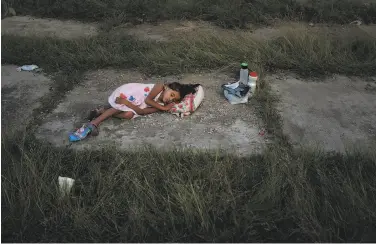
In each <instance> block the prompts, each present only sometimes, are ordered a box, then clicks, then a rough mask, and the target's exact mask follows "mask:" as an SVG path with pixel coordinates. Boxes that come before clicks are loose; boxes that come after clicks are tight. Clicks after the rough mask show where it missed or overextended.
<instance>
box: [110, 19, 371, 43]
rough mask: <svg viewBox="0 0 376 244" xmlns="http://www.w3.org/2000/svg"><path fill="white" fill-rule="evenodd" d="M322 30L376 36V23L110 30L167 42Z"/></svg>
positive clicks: (200, 24) (191, 24) (174, 24)
mask: <svg viewBox="0 0 376 244" xmlns="http://www.w3.org/2000/svg"><path fill="white" fill-rule="evenodd" d="M297 29H298V30H302V31H305V30H307V29H308V30H309V31H315V32H317V31H320V30H323V29H326V31H327V32H328V33H331V34H333V35H337V36H341V37H342V38H347V37H349V36H350V35H351V36H360V37H361V36H364V35H369V36H371V37H375V38H376V25H326V24H314V25H312V26H310V25H309V24H308V23H296V22H282V21H276V22H275V23H274V24H273V25H272V26H268V27H263V26H253V25H250V26H249V29H248V30H229V29H223V28H220V27H218V26H215V25H213V24H211V23H208V22H204V21H165V22H161V23H157V24H142V25H137V26H132V25H121V26H118V27H116V28H114V29H113V30H111V31H110V33H111V34H115V35H132V36H134V37H136V38H138V39H139V40H153V41H157V42H167V41H173V40H176V39H181V38H187V37H194V36H195V35H197V34H198V33H208V32H210V33H212V34H214V35H218V36H225V37H232V36H234V35H235V33H237V34H239V33H242V34H243V35H246V36H249V38H250V39H254V40H257V41H265V40H273V39H276V38H278V37H281V36H283V35H285V34H286V33H287V32H289V31H292V30H297Z"/></svg>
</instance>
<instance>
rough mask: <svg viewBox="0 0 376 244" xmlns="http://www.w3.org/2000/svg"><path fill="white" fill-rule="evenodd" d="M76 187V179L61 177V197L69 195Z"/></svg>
mask: <svg viewBox="0 0 376 244" xmlns="http://www.w3.org/2000/svg"><path fill="white" fill-rule="evenodd" d="M73 185H74V179H72V178H68V177H62V176H59V188H60V194H61V196H65V195H69V193H70V191H71V189H72V187H73Z"/></svg>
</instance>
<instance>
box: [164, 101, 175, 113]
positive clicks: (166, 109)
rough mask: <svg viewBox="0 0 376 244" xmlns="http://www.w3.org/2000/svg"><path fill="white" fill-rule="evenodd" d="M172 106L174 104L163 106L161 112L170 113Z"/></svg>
mask: <svg viewBox="0 0 376 244" xmlns="http://www.w3.org/2000/svg"><path fill="white" fill-rule="evenodd" d="M174 105H175V103H169V104H166V105H164V109H163V111H170V110H171V109H172V107H173V106H174Z"/></svg>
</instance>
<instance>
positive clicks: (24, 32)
mask: <svg viewBox="0 0 376 244" xmlns="http://www.w3.org/2000/svg"><path fill="white" fill-rule="evenodd" d="M1 34H11V35H20V36H38V37H47V36H48V37H57V38H62V39H74V38H82V37H90V36H95V35H97V34H98V29H97V25H96V24H84V23H81V22H77V21H72V20H67V21H61V20H56V19H40V18H35V17H31V16H14V17H9V18H5V19H3V20H1Z"/></svg>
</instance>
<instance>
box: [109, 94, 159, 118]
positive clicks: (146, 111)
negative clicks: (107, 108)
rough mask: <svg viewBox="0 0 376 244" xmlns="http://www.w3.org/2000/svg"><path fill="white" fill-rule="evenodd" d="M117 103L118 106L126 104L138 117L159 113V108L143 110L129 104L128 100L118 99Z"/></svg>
mask: <svg viewBox="0 0 376 244" xmlns="http://www.w3.org/2000/svg"><path fill="white" fill-rule="evenodd" d="M115 102H116V103H117V104H124V105H125V106H127V107H128V108H130V109H132V110H134V111H135V112H136V113H137V114H138V115H147V114H152V113H155V112H158V111H159V110H158V109H157V108H144V109H142V108H140V107H138V106H136V105H134V104H133V103H131V102H129V101H128V100H127V99H122V98H120V97H117V98H116V101H115Z"/></svg>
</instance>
